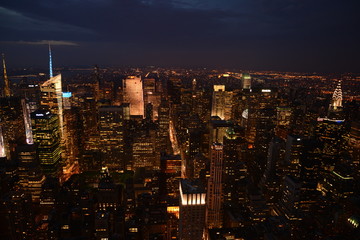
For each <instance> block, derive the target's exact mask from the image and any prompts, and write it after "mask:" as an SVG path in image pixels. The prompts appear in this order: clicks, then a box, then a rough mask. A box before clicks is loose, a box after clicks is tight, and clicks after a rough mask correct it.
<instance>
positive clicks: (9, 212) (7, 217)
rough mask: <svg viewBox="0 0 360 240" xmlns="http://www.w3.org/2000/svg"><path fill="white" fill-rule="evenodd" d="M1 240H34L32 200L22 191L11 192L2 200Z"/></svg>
mask: <svg viewBox="0 0 360 240" xmlns="http://www.w3.org/2000/svg"><path fill="white" fill-rule="evenodd" d="M0 223H1V225H0V226H1V230H2V231H1V233H0V238H1V239H34V235H33V234H34V227H35V226H34V225H35V223H34V215H33V211H32V204H31V198H30V197H29V195H27V194H25V193H24V192H23V191H21V190H17V191H11V192H9V193H8V194H6V195H5V196H4V197H3V198H2V199H1V204H0Z"/></svg>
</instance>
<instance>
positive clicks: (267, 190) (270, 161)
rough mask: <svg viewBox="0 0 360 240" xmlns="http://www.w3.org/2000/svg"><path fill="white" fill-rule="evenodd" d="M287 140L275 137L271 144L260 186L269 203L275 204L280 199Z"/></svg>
mask: <svg viewBox="0 0 360 240" xmlns="http://www.w3.org/2000/svg"><path fill="white" fill-rule="evenodd" d="M284 152H285V141H284V140H282V139H281V138H279V137H274V138H273V139H272V140H271V142H270V146H269V150H268V155H267V163H266V169H265V171H264V174H263V176H262V178H261V181H260V183H259V186H260V188H261V190H262V192H263V193H264V195H265V198H266V200H267V203H268V204H269V205H274V204H275V203H276V202H277V201H278V199H279V193H280V185H281V180H282V176H281V171H280V169H281V164H282V163H281V160H282V159H284Z"/></svg>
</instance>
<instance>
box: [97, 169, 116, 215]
mask: <svg viewBox="0 0 360 240" xmlns="http://www.w3.org/2000/svg"><path fill="white" fill-rule="evenodd" d="M121 195H122V194H121V189H120V186H119V185H118V186H117V185H115V183H114V181H113V179H112V178H111V177H110V175H109V174H108V173H107V174H103V176H102V177H101V179H100V180H99V185H98V192H97V207H96V209H97V210H102V211H111V212H112V211H116V210H118V209H119V208H120V204H121V199H122V196H121Z"/></svg>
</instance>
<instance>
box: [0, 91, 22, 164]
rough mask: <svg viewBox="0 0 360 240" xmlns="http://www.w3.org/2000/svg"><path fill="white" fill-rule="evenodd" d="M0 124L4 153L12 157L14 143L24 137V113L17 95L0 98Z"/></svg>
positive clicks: (9, 157)
mask: <svg viewBox="0 0 360 240" xmlns="http://www.w3.org/2000/svg"><path fill="white" fill-rule="evenodd" d="M0 126H1V127H2V134H3V138H4V146H5V154H6V155H7V157H8V160H10V159H14V158H13V154H15V152H14V149H15V148H14V147H12V146H13V145H14V144H15V145H16V142H18V140H19V139H24V138H25V131H24V129H25V126H24V115H23V111H22V106H21V99H20V98H17V97H6V98H0Z"/></svg>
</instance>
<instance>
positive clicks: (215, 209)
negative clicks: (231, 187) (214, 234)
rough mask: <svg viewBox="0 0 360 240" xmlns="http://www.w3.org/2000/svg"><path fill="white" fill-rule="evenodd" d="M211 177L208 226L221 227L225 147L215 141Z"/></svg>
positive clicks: (208, 199) (208, 191) (208, 190)
mask: <svg viewBox="0 0 360 240" xmlns="http://www.w3.org/2000/svg"><path fill="white" fill-rule="evenodd" d="M210 154H211V160H210V161H211V162H210V177H209V180H208V188H207V205H206V227H207V228H208V229H211V228H221V227H222V220H223V181H222V175H223V160H224V147H223V145H222V144H221V143H213V144H212V145H211V149H210Z"/></svg>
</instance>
